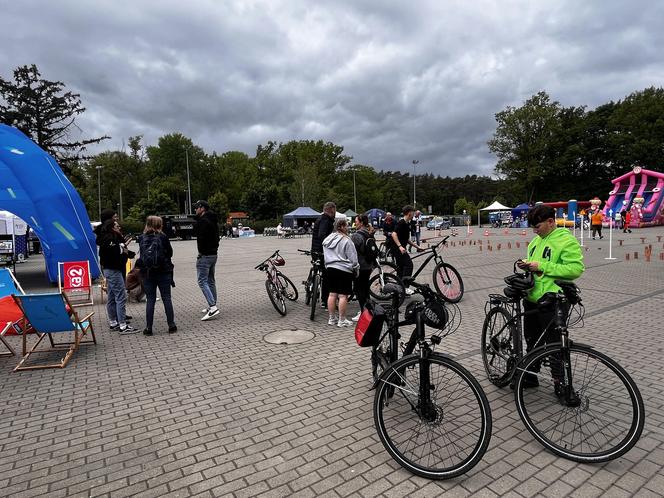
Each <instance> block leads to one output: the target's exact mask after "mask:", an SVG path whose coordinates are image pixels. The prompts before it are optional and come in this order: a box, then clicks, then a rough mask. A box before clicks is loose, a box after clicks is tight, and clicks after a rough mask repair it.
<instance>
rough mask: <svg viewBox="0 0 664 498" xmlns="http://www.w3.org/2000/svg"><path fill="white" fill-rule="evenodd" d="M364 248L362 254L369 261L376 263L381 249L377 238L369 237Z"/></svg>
mask: <svg viewBox="0 0 664 498" xmlns="http://www.w3.org/2000/svg"><path fill="white" fill-rule="evenodd" d="M363 247H364V248H363V250H362V255H363V256H364V259H366V260H367V262H368V263H374V262H376V261H377V260H378V255H379V254H380V251H379V250H378V245H377V244H376V239H374V238H373V237H369V238H367V239H366V240H365V241H364V246H363Z"/></svg>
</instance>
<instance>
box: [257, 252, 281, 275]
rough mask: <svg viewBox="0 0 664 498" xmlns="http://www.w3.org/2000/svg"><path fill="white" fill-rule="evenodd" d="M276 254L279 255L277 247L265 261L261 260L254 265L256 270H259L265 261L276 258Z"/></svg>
mask: <svg viewBox="0 0 664 498" xmlns="http://www.w3.org/2000/svg"><path fill="white" fill-rule="evenodd" d="M275 256H279V249H277V250H276V251H274V252H273V253H272V255H271V256H268V257H267V258H265V259H264V260H263V261H261V262H260V263H258V264H257V265H256V266H254V270H259V269H260V268H261V267H262V266H263V265H265V263H267V262H268V261H270V260H271V259H272V258H274V257H275Z"/></svg>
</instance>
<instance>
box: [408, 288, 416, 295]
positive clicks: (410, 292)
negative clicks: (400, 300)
mask: <svg viewBox="0 0 664 498" xmlns="http://www.w3.org/2000/svg"><path fill="white" fill-rule="evenodd" d="M413 294H415V291H414V290H413V289H411V288H410V287H406V295H407V296H412V295H413Z"/></svg>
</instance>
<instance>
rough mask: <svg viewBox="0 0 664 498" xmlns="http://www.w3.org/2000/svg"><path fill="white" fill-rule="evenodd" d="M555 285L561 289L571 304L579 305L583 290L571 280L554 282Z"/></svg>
mask: <svg viewBox="0 0 664 498" xmlns="http://www.w3.org/2000/svg"><path fill="white" fill-rule="evenodd" d="M554 282H555V284H556V285H557V286H558V287H560V288H561V289H562V291H563V294H565V297H566V298H567V301H569V303H570V304H577V303H580V302H581V295H580V294H581V289H579V287H578V286H577V285H576V284H575V283H574V282H572V281H571V280H554Z"/></svg>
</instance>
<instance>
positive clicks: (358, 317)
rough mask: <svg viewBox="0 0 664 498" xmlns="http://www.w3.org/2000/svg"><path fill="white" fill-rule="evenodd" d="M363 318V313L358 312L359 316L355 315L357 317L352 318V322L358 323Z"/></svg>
mask: <svg viewBox="0 0 664 498" xmlns="http://www.w3.org/2000/svg"><path fill="white" fill-rule="evenodd" d="M361 316H362V312H361V311H358V312H357V315H355V316H354V317H353V318H352V320H353V321H354V322H357V321H358V320H359V319H360V317H361Z"/></svg>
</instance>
